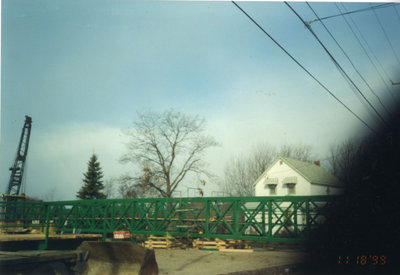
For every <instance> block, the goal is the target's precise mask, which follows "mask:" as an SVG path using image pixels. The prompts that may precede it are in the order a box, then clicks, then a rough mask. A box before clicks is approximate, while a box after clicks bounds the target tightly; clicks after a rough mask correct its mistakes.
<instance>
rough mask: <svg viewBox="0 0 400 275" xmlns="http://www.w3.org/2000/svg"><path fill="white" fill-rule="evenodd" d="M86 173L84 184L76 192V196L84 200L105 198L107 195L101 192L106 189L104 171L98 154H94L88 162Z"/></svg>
mask: <svg viewBox="0 0 400 275" xmlns="http://www.w3.org/2000/svg"><path fill="white" fill-rule="evenodd" d="M83 175H84V179H83V182H84V185H83V186H82V187H81V189H80V190H79V191H78V193H77V194H76V197H77V198H79V199H83V200H91V199H105V198H106V195H104V193H102V192H101V190H103V189H104V185H103V181H102V180H101V179H102V178H103V172H102V171H101V167H100V162H98V160H97V156H96V155H95V154H93V155H92V156H91V158H90V160H89V162H88V170H87V172H86V173H84V174H83Z"/></svg>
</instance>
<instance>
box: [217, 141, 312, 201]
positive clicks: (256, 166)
mask: <svg viewBox="0 0 400 275" xmlns="http://www.w3.org/2000/svg"><path fill="white" fill-rule="evenodd" d="M277 157H291V158H295V159H298V160H301V161H310V160H311V146H309V145H304V144H297V145H289V144H285V145H282V146H281V148H280V149H279V150H277V149H276V148H275V147H273V146H271V145H269V144H268V143H260V144H258V145H256V146H255V147H253V150H252V151H251V152H250V153H249V154H248V155H246V156H237V157H234V158H233V159H231V160H230V161H229V162H228V164H227V165H226V166H225V171H224V180H223V182H222V188H223V190H224V192H225V193H227V194H228V195H230V196H254V191H255V190H254V186H253V184H254V182H255V181H256V180H257V179H258V177H259V176H261V174H262V173H264V171H265V170H266V169H267V168H268V167H269V166H270V165H271V164H272V162H273V161H274V160H275V159H276V158H277Z"/></svg>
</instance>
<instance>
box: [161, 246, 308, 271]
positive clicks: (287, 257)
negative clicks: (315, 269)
mask: <svg viewBox="0 0 400 275" xmlns="http://www.w3.org/2000/svg"><path fill="white" fill-rule="evenodd" d="M155 254H156V261H157V264H158V269H159V274H160V275H165V274H174V275H175V274H176V275H180V274H182V275H183V274H185V275H186V274H193V275H197V274H199V275H200V274H201V275H203V274H227V273H231V272H239V271H249V270H257V269H265V268H270V267H276V266H282V265H290V264H297V263H300V262H301V261H302V259H304V257H305V256H306V255H305V253H304V252H301V251H298V250H286V251H267V250H265V249H256V250H254V252H219V251H206V250H195V249H185V250H183V249H182V250H165V249H155Z"/></svg>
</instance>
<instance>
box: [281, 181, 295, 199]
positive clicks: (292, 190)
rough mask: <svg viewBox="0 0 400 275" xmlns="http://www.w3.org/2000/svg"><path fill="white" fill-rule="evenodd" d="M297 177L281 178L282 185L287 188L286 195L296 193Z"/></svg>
mask: <svg viewBox="0 0 400 275" xmlns="http://www.w3.org/2000/svg"><path fill="white" fill-rule="evenodd" d="M296 183H297V177H286V178H284V179H283V180H282V184H283V187H285V188H287V195H296Z"/></svg>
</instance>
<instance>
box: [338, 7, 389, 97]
mask: <svg viewBox="0 0 400 275" xmlns="http://www.w3.org/2000/svg"><path fill="white" fill-rule="evenodd" d="M335 5H336V8H337V9H338V10H339V12H342V10H341V9H340V8H339V6H338V5H337V3H335ZM342 6H343V8H344V9H345V10H346V8H345V7H344V5H343V4H342ZM349 18H350V20H351V21H352V23H353V25H354V27H355V28H356V29H357V30H358V32H359V34H360V36H361V38H362V39H363V40H364V43H365V44H366V45H367V47H368V48H369V50H370V51H371V53H372V55H373V56H374V57H375V59H376V60H377V61H378V64H379V65H380V66H381V68H382V69H383V71H384V73H386V71H385V70H384V68H383V66H382V64H380V62H379V60H378V58H377V57H376V56H375V54H374V52H373V51H372V49H371V48H370V47H369V44H368V42H367V41H366V39H365V38H364V36H363V35H362V33H361V31H360V29H359V28H358V26H357V24H356V23H355V22H354V20H353V18H351V15H349ZM343 19H344V21H345V22H346V24H347V26H348V27H349V29H350V30H351V32H352V33H353V35H354V37H355V38H356V40H357V42H358V44H359V45H360V46H361V48H362V49H363V51H364V53H365V55H366V56H367V57H368V59H369V61H370V62H371V64H372V66H373V67H374V68H375V70H376V72H377V73H378V75H379V77H380V79H381V80H382V82H383V84H384V85H385V86H386V89H387V91H388V92H389V94H390V95H391V96H392V98H393V99H395V97H394V95H393V93H392V91H391V89H390V88H389V86H388V84H387V83H386V81H385V80H384V79H383V76H382V74H381V73H380V72H379V70H378V68H377V67H376V65H375V63H374V61H373V60H372V58H371V56H370V55H369V54H368V52H367V50H366V49H365V47H364V45H363V44H362V43H361V41H360V38H359V37H358V35H357V34H356V32H355V31H354V29H353V27H352V26H351V25H350V23H349V21H348V20H347V19H346V16H344V15H343ZM386 76H387V77H388V75H387V73H386ZM388 78H389V77H388Z"/></svg>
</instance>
